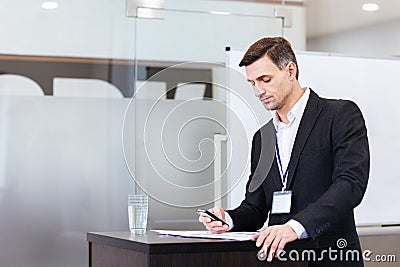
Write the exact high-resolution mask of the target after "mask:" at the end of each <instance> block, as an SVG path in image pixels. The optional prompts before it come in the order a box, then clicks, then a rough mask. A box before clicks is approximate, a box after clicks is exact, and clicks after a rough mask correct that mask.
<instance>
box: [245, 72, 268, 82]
mask: <svg viewBox="0 0 400 267" xmlns="http://www.w3.org/2000/svg"><path fill="white" fill-rule="evenodd" d="M265 77H268V78H271V75H269V74H264V75H261V76H260V77H257V78H256V80H261V79H263V78H265ZM247 81H248V82H249V83H252V82H253V80H250V79H247Z"/></svg>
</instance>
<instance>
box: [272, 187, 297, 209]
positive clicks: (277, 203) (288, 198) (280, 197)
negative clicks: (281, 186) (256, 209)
mask: <svg viewBox="0 0 400 267" xmlns="http://www.w3.org/2000/svg"><path fill="white" fill-rule="evenodd" d="M291 205H292V191H277V192H274V196H273V198H272V209H271V214H284V213H290V207H291Z"/></svg>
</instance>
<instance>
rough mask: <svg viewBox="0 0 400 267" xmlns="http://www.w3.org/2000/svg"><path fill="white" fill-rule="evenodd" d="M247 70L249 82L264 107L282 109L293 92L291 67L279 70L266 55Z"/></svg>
mask: <svg viewBox="0 0 400 267" xmlns="http://www.w3.org/2000/svg"><path fill="white" fill-rule="evenodd" d="M245 68H246V74H247V80H248V81H249V82H250V83H251V84H252V86H253V89H254V93H255V95H256V97H258V99H260V101H261V102H262V103H263V105H264V107H265V108H266V109H268V110H279V109H281V108H282V107H283V106H284V105H285V104H286V102H287V99H288V97H289V95H290V93H291V91H292V82H291V81H290V79H289V78H290V71H289V65H288V66H287V67H285V68H284V69H282V70H279V68H278V67H277V66H276V65H275V64H274V63H273V62H272V61H271V59H270V58H269V57H268V56H266V55H265V56H263V57H262V58H260V59H258V60H257V61H255V62H254V63H252V64H251V65H249V66H246V67H245Z"/></svg>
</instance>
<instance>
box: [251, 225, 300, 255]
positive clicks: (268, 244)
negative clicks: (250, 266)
mask: <svg viewBox="0 0 400 267" xmlns="http://www.w3.org/2000/svg"><path fill="white" fill-rule="evenodd" d="M296 239H297V234H296V232H295V231H294V230H293V229H292V227H290V226H289V225H285V224H283V225H274V226H269V227H268V228H267V229H266V230H264V231H262V232H259V233H257V234H255V235H254V236H253V240H257V241H256V246H257V247H261V246H262V248H261V250H262V251H263V253H264V254H263V255H260V256H261V257H263V256H265V255H266V253H268V257H267V261H272V258H273V257H274V256H275V257H277V256H278V255H279V253H280V251H281V250H283V249H284V248H285V245H286V244H287V243H289V242H292V241H294V240H296ZM268 249H269V252H268Z"/></svg>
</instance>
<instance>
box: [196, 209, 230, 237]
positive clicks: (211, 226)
mask: <svg viewBox="0 0 400 267" xmlns="http://www.w3.org/2000/svg"><path fill="white" fill-rule="evenodd" d="M209 211H210V212H211V213H213V214H214V215H215V216H217V217H218V218H220V219H222V220H223V221H225V211H224V209H223V208H221V207H219V206H216V207H214V208H212V209H211V210H209ZM199 222H202V223H203V224H204V226H205V227H206V229H207V230H208V231H210V233H212V234H220V233H223V232H226V231H229V230H230V229H231V228H232V226H228V225H225V224H224V225H223V224H222V222H219V221H213V220H211V219H210V218H208V217H205V216H199Z"/></svg>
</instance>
